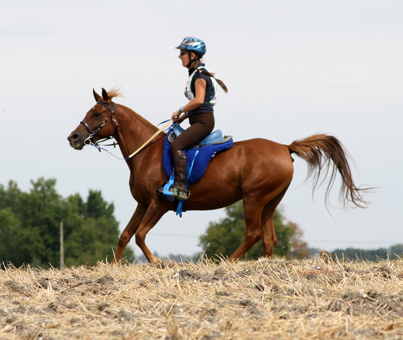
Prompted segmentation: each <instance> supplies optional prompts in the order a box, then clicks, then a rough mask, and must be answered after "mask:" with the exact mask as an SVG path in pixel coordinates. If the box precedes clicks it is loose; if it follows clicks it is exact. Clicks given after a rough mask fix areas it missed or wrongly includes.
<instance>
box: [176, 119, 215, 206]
mask: <svg viewBox="0 0 403 340" xmlns="http://www.w3.org/2000/svg"><path fill="white" fill-rule="evenodd" d="M191 118H192V119H191V121H190V123H191V124H192V125H191V126H190V127H189V128H188V129H186V130H185V131H184V132H182V134H181V135H180V136H179V137H177V138H176V139H175V140H174V141H173V142H172V144H171V153H172V158H173V160H174V166H175V183H174V185H173V186H172V188H173V193H174V196H175V197H176V198H177V199H187V198H188V192H187V190H186V168H187V162H186V156H185V153H184V150H185V149H188V148H190V147H192V146H194V145H197V143H199V142H200V141H201V140H202V139H203V138H205V137H207V136H208V135H209V134H210V133H211V131H212V130H213V128H214V116H213V114H212V113H205V114H200V115H197V116H194V117H191Z"/></svg>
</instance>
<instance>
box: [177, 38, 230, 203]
mask: <svg viewBox="0 0 403 340" xmlns="http://www.w3.org/2000/svg"><path fill="white" fill-rule="evenodd" d="M176 48H177V49H179V50H180V54H179V58H180V59H181V60H182V66H183V67H186V68H188V69H189V79H188V81H187V83H186V88H185V96H186V97H187V99H189V103H188V104H186V105H185V106H183V107H181V108H180V109H179V110H177V111H175V112H174V113H173V114H172V120H173V121H174V122H176V123H178V124H180V123H182V122H183V121H184V120H185V119H186V118H189V123H190V127H189V128H188V129H186V130H185V131H184V132H183V133H181V134H180V136H179V137H177V138H176V139H175V140H174V141H173V142H172V144H171V153H172V157H173V160H174V165H175V182H174V184H173V186H172V187H171V189H170V190H171V191H172V193H173V195H174V197H175V198H176V199H178V200H186V199H188V197H189V192H188V191H187V189H186V156H185V152H184V149H187V148H189V147H192V146H194V145H197V143H198V142H200V141H201V140H203V139H204V138H205V137H207V136H208V135H209V134H210V133H211V132H212V131H213V128H214V115H213V112H214V109H213V106H214V105H215V103H216V88H217V83H218V84H219V85H220V86H221V87H222V89H223V90H224V91H225V92H227V91H228V90H227V87H226V86H225V84H224V83H223V82H222V81H221V80H219V79H215V78H214V74H213V73H210V72H209V71H207V69H206V68H205V67H204V63H202V57H203V55H204V54H205V53H206V44H205V43H204V42H203V41H202V40H200V39H197V38H192V37H186V38H185V39H183V41H182V42H181V44H180V45H179V46H178V47H176Z"/></svg>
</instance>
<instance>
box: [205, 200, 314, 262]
mask: <svg viewBox="0 0 403 340" xmlns="http://www.w3.org/2000/svg"><path fill="white" fill-rule="evenodd" d="M225 211H226V214H227V217H225V218H222V219H220V221H219V222H210V223H209V226H208V228H207V230H206V232H205V234H203V235H201V236H200V243H199V245H200V246H201V247H203V249H205V254H206V255H207V256H208V257H209V258H214V257H216V256H217V255H224V256H230V255H231V254H232V253H233V252H234V251H235V250H236V249H237V248H238V247H239V246H240V245H241V243H242V242H243V240H244V236H245V230H246V226H245V216H244V209H243V203H242V201H239V202H237V203H235V204H232V205H230V206H228V207H226V208H225ZM274 227H275V230H276V236H277V240H278V242H277V246H276V248H275V249H274V254H275V255H278V256H286V257H288V258H293V257H297V258H302V257H307V256H308V254H309V250H308V245H307V243H306V242H304V241H302V231H301V230H300V229H299V227H298V225H297V224H295V223H292V222H289V223H286V222H285V219H284V216H283V215H282V214H281V212H280V211H279V210H276V211H275V213H274ZM261 256H263V247H262V241H261V240H260V241H259V242H257V243H256V244H255V245H254V246H253V247H252V248H251V249H250V250H249V251H248V253H247V254H246V255H245V257H247V258H248V259H257V258H259V257H261Z"/></svg>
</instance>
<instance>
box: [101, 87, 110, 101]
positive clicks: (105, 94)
mask: <svg viewBox="0 0 403 340" xmlns="http://www.w3.org/2000/svg"><path fill="white" fill-rule="evenodd" d="M102 98H103V99H104V100H105V101H108V100H109V96H108V92H106V91H105V89H104V88H102Z"/></svg>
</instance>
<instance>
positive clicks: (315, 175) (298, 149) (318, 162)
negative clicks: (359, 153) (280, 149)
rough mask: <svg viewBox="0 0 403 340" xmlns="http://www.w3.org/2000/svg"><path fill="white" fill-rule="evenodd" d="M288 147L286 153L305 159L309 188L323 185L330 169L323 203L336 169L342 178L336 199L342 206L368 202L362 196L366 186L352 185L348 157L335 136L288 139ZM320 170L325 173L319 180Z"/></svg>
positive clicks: (364, 206) (362, 204)
mask: <svg viewBox="0 0 403 340" xmlns="http://www.w3.org/2000/svg"><path fill="white" fill-rule="evenodd" d="M288 149H289V151H290V154H292V153H296V154H297V155H298V156H300V157H301V158H303V159H305V160H306V161H307V162H308V174H307V180H308V179H310V178H311V179H312V182H313V191H315V190H316V188H317V187H318V186H321V185H322V184H324V182H325V179H326V177H327V175H328V174H329V171H330V179H329V181H328V186H327V189H326V196H325V203H326V205H327V204H328V203H329V194H330V190H331V188H332V187H333V184H334V182H335V180H336V175H337V171H339V173H340V175H341V179H342V184H341V188H340V195H339V201H340V203H341V205H342V206H343V208H346V207H360V208H366V206H367V205H368V204H369V203H368V202H366V201H365V200H364V199H363V192H364V191H367V190H369V188H364V189H362V188H357V187H356V186H355V184H354V181H353V177H352V175H351V169H350V165H349V163H348V158H350V159H351V157H350V155H349V154H348V152H347V150H346V149H345V148H344V146H343V144H341V142H340V141H339V140H338V139H337V138H335V137H333V136H329V135H325V134H317V135H313V136H310V137H308V138H305V139H303V140H298V141H294V142H292V143H291V144H290V145H288ZM323 172H324V173H325V176H324V178H323V180H321V181H320V182H319V180H320V177H321V174H322V173H323Z"/></svg>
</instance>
